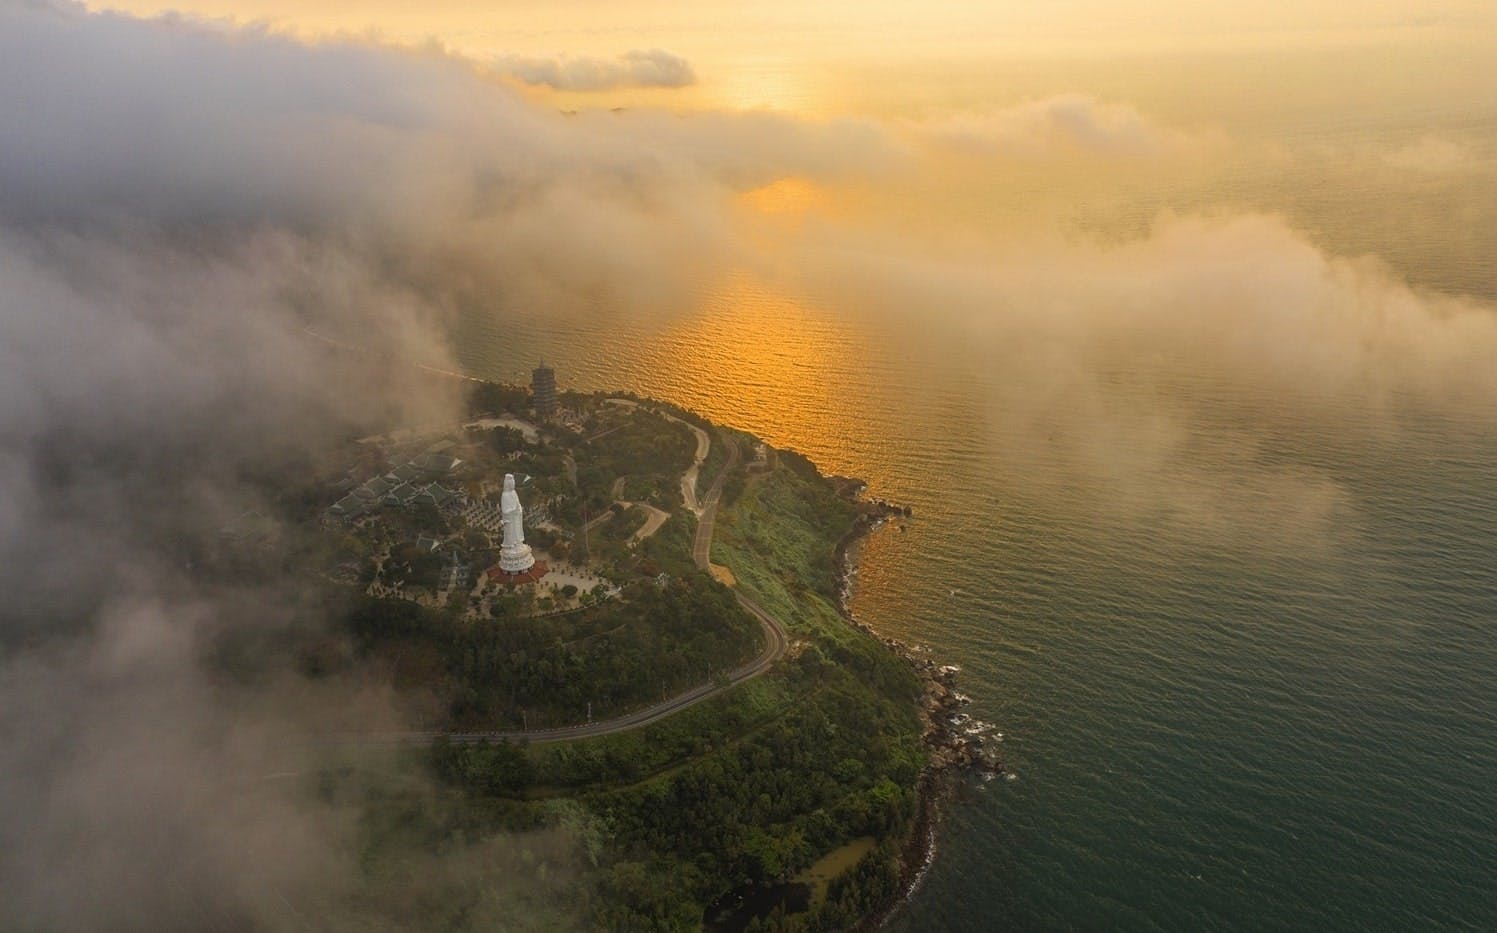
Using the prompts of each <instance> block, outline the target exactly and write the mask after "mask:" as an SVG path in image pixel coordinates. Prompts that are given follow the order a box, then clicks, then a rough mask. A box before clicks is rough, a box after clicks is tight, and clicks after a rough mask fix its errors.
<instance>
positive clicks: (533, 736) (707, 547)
mask: <svg viewBox="0 0 1497 933" xmlns="http://www.w3.org/2000/svg"><path fill="white" fill-rule="evenodd" d="M719 439H720V440H722V441H723V443H725V444H727V445H728V460H727V462H726V463H725V464H723V468H722V469H721V470H720V471H719V472H718V474H717V478H716V479H715V480H713V481H712V487H711V488H710V489H708V490H707V495H706V496H704V497H703V498H702V515H701V519H700V521H699V522H698V523H697V535H696V540H695V541H694V542H693V544H692V549H691V556H692V559H693V560H694V561H696V565H697V566H698V567H700V568H701V569H702V570H703V571H707V569H708V566H709V563H710V558H711V553H712V531H713V525H714V524H715V523H716V520H717V506H718V503H719V502H720V501H722V492H723V483H724V482H725V481H726V480H727V478H728V474H729V473H731V472H732V471H733V470H735V469H737V467H738V459H739V453H738V443H737V442H736V441H734V440H733V439H731V438H723V437H719ZM733 595H734V596H736V597H737V598H738V604H739V605H740V606H742V607H743V608H744V609H745V610H747V611H748V612H749V614H750V615H752V616H753V617H754V618H756V619H758V620H759V625H760V626H761V627H762V628H763V630H764V650H763V651H761V652H760V653H759V655H758V657H756V658H754V659H753V660H751V661H749V662H747V663H746V664H743V665H742V666H740V667H737V668H734V669H733V670H732V671H730V672H729V673H728V675H727V676H726V677H723V678H719V679H717V680H715V681H711V682H708V683H705V684H701V685H700V686H697V687H693V688H692V689H690V690H687V691H686V692H685V693H682V694H678V695H677V696H674V697H671V698H670V699H668V700H664V701H662V702H660V703H656V704H655V705H654V706H647V707H645V708H644V709H641V710H636V711H635V712H632V713H629V714H628V715H625V716H618V717H616V718H614V719H604V720H599V721H598V722H586V723H578V724H577V725H575V726H562V727H560V728H556V729H532V730H529V731H520V732H405V733H398V734H394V735H387V736H380V737H378V738H387V739H389V740H391V741H394V742H432V741H436V740H437V739H438V738H441V737H445V738H446V739H447V741H449V742H452V743H454V744H457V745H474V744H481V743H484V742H500V741H506V740H509V741H521V740H524V741H528V742H565V741H569V740H572V739H585V738H593V737H596V736H600V735H611V734H613V733H615V732H627V731H628V730H630V729H638V728H640V727H641V726H647V725H649V724H650V723H653V722H659V721H660V720H662V719H664V718H666V717H667V716H672V715H674V714H676V713H678V712H680V711H681V710H683V709H686V708H687V707H689V706H695V705H696V704H698V703H700V702H702V701H703V700H705V699H707V698H708V697H714V696H716V695H718V694H719V693H722V692H723V691H724V690H727V689H728V688H729V687H732V686H734V685H736V684H741V683H743V682H744V681H745V680H752V679H753V678H755V677H758V676H759V675H760V674H762V673H764V672H765V671H767V670H769V668H770V667H771V666H773V665H774V663H775V662H776V661H778V660H779V659H780V658H782V657H784V655H785V651H786V649H788V648H789V647H790V637H789V635H787V634H786V632H785V627H784V626H783V625H781V624H780V622H779V620H777V619H776V618H775V617H774V616H772V615H770V614H769V613H768V612H765V611H764V609H763V608H761V607H760V606H759V604H758V603H755V602H754V601H753V600H751V599H749V598H748V597H747V596H744V595H743V594H742V593H741V592H738V591H736V590H735V591H734V593H733Z"/></svg>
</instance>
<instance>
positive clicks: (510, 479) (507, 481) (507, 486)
mask: <svg viewBox="0 0 1497 933" xmlns="http://www.w3.org/2000/svg"><path fill="white" fill-rule="evenodd" d="M504 491H505V492H514V491H515V474H513V473H506V474H504Z"/></svg>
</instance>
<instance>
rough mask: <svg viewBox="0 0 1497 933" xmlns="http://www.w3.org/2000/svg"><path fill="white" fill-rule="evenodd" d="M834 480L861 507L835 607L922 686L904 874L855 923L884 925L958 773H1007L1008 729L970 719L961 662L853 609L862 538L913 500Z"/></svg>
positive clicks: (925, 852)
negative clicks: (915, 801)
mask: <svg viewBox="0 0 1497 933" xmlns="http://www.w3.org/2000/svg"><path fill="white" fill-rule="evenodd" d="M829 479H830V480H831V481H832V482H834V483H836V484H837V486H838V489H839V491H840V492H841V493H842V494H843V495H844V496H846V497H847V498H848V499H850V500H852V501H853V502H855V503H857V505H858V506H859V514H858V517H857V519H856V520H855V521H854V523H853V527H852V528H851V529H849V530H848V532H847V534H845V535H843V536H842V540H841V541H839V542H837V549H836V555H835V570H836V574H837V608H838V610H839V611H840V612H841V613H842V616H843V618H845V619H846V620H847V622H848V624H850V625H852V626H853V627H855V628H857V629H859V630H861V631H863V632H866V633H867V634H868V635H869V636H870V637H872V638H876V639H878V641H879V642H880V643H881V644H883V645H884V647H885V648H888V649H889V650H890V651H892V652H894V653H895V654H896V655H898V656H899V657H901V658H903V659H904V660H905V661H906V662H907V663H908V664H909V665H910V667H911V668H913V669H914V671H915V674H916V675H917V676H918V677H919V678H920V683H921V684H922V686H923V691H922V695H921V698H920V718H921V720H922V723H923V729H922V737H923V741H924V743H925V750H926V754H927V755H928V756H929V760H928V761H927V763H926V765H925V769H924V770H923V771H922V772H921V774H920V781H919V785H918V791H917V792H918V794H919V813H918V814H917V816H916V818H915V829H914V832H912V833H911V834H910V841H909V843H908V845H907V846H906V848H905V852H904V856H903V858H902V863H903V867H902V871H903V877H902V878H901V883H900V891H899V896H898V897H897V898H896V899H895V900H894V901H893V902H892V903H890V904H889V905H887V906H886V907H884V908H882V909H880V910H879V911H877V912H876V913H874V914H872V915H871V916H869V917H866V918H864V920H863V922H862V923H860V924H858V926H857V927H856V928H855V929H857V930H874V929H877V928H878V927H880V926H882V925H883V923H884V922H885V921H886V920H887V919H888V918H889V916H890V915H891V914H892V913H893V912H894V911H895V910H897V909H898V907H899V905H900V904H902V903H904V902H905V901H906V900H908V899H909V897H910V896H911V895H912V894H914V892H915V891H916V890H917V889H918V888H919V887H920V882H921V881H922V880H923V879H924V877H925V873H926V871H927V870H928V869H929V867H930V864H931V861H932V860H933V859H934V857H935V851H936V829H937V826H938V824H939V822H940V817H941V812H942V808H943V806H944V804H945V802H946V801H947V799H948V798H949V797H950V795H951V791H952V789H953V788H954V787H955V778H957V777H958V776H960V775H964V774H965V775H977V776H981V777H983V778H985V779H991V778H993V777H996V776H997V775H999V774H1002V773H1003V771H1004V768H1003V761H1002V759H1001V758H1000V757H999V755H998V752H997V749H996V748H995V747H994V746H995V745H996V744H997V742H999V741H1001V740H1002V738H1003V735H1002V733H998V732H993V731H992V727H991V726H989V725H988V724H986V723H983V722H979V721H977V720H975V719H973V718H972V717H971V716H970V715H969V714H968V713H967V712H966V711H965V709H964V708H965V707H966V706H967V705H968V704H969V703H970V702H971V701H970V699H969V698H968V697H967V696H966V695H964V694H962V693H961V692H960V691H958V690H957V689H956V680H957V674H958V673H959V672H960V668H958V667H957V666H955V665H952V664H938V663H936V661H935V659H933V658H932V657H931V655H930V649H929V648H926V647H924V646H923V645H908V644H906V643H904V642H902V641H900V640H899V639H897V638H891V637H889V636H886V635H881V634H880V633H879V632H877V631H875V630H874V629H873V628H872V627H871V626H869V625H868V624H867V623H865V622H863V621H862V620H860V619H858V617H857V616H856V615H854V614H853V611H852V609H851V607H850V606H849V605H848V597H849V595H850V593H851V589H852V581H853V576H854V575H855V573H856V570H857V559H858V549H859V545H860V544H861V543H862V541H863V540H864V539H865V538H867V536H868V535H870V534H872V533H873V532H874V531H875V530H877V529H878V528H879V527H880V526H882V525H883V524H884V523H885V522H887V521H889V520H890V519H893V518H908V517H909V516H910V515H911V514H912V511H911V509H910V508H909V507H908V506H900V505H895V504H894V503H891V502H887V501H885V500H883V499H876V498H863V496H862V493H863V490H864V488H865V484H864V483H863V482H862V481H860V480H855V479H849V478H847V477H841V476H834V477H829Z"/></svg>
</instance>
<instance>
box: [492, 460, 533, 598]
mask: <svg viewBox="0 0 1497 933" xmlns="http://www.w3.org/2000/svg"><path fill="white" fill-rule="evenodd" d="M499 519H500V521H501V522H502V523H503V525H504V542H503V543H502V544H501V545H500V546H499V569H501V570H503V571H504V572H505V573H524V572H525V571H527V570H529V569H530V568H531V567H533V566H535V556H534V555H533V554H531V553H530V545H528V544H526V543H525V508H524V506H522V505H520V494H519V493H517V492H515V474H513V473H506V474H504V494H503V495H502V496H500V497H499Z"/></svg>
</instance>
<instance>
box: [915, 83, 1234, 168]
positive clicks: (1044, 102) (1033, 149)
mask: <svg viewBox="0 0 1497 933" xmlns="http://www.w3.org/2000/svg"><path fill="white" fill-rule="evenodd" d="M919 132H920V133H921V135H923V136H924V137H925V138H926V139H928V140H930V141H932V142H934V143H936V144H938V145H942V146H948V147H951V148H953V149H956V150H958V151H963V152H968V153H972V154H976V155H998V156H1005V157H1009V158H1020V159H1039V158H1055V157H1067V156H1070V157H1075V156H1087V157H1095V158H1110V159H1117V158H1127V159H1145V158H1158V157H1163V156H1181V155H1188V154H1194V153H1198V152H1201V151H1203V150H1205V149H1207V148H1208V147H1209V146H1211V145H1212V144H1213V143H1215V142H1217V140H1215V139H1213V138H1212V137H1211V136H1209V135H1207V134H1201V133H1189V132H1186V131H1183V130H1180V129H1177V128H1173V127H1169V126H1165V125H1163V124H1160V123H1159V122H1157V121H1155V120H1152V119H1150V118H1149V117H1147V116H1145V115H1144V114H1142V113H1140V112H1139V111H1138V110H1137V109H1136V108H1134V107H1133V106H1131V105H1129V104H1127V103H1122V102H1115V101H1113V102H1109V101H1102V100H1099V99H1097V98H1095V97H1092V96H1090V95H1087V94H1060V95H1056V96H1053V97H1047V98H1043V99H1040V100H1030V101H1025V102H1023V103H1019V104H1015V105H1013V106H1010V107H1004V108H1000V109H995V110H988V111H982V112H967V113H960V114H954V115H950V116H945V117H939V118H936V119H932V120H930V121H927V122H925V123H923V124H921V125H920V126H919Z"/></svg>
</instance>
